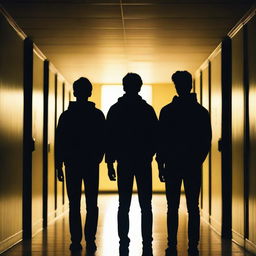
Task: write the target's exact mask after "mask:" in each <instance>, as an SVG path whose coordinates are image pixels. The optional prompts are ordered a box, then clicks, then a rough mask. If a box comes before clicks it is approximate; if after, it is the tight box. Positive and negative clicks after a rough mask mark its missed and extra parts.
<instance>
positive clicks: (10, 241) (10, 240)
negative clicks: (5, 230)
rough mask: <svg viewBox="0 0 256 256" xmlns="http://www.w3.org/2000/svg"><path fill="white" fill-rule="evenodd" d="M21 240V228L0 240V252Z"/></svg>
mask: <svg viewBox="0 0 256 256" xmlns="http://www.w3.org/2000/svg"><path fill="white" fill-rule="evenodd" d="M21 240H22V230H21V231H19V232H17V233H16V234H14V235H12V236H10V237H8V238H6V239H5V240H3V241H1V242H0V254H1V253H3V252H4V251H6V250H8V249H10V248H11V247H13V246H14V245H16V244H17V243H19V242H20V241H21Z"/></svg>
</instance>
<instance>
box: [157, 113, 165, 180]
mask: <svg viewBox="0 0 256 256" xmlns="http://www.w3.org/2000/svg"><path fill="white" fill-rule="evenodd" d="M163 112H164V111H163V109H162V110H161V111H160V116H159V121H158V129H157V143H156V145H157V154H156V161H157V165H158V171H159V175H158V177H159V180H160V181H161V182H165V160H166V159H165V153H164V143H163V141H164V134H165V129H164V128H165V127H164V126H165V125H164V113H163Z"/></svg>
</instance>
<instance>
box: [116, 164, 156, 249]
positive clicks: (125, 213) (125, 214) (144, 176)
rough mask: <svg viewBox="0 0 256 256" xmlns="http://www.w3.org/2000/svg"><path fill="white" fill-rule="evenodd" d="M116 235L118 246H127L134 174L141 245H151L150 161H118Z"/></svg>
mask: <svg viewBox="0 0 256 256" xmlns="http://www.w3.org/2000/svg"><path fill="white" fill-rule="evenodd" d="M117 174H118V193H119V208H118V235H119V238H120V247H122V246H123V247H128V246H129V242H130V239H129V237H128V232H129V210H130V204H131V197H132V188H133V180H134V176H135V178H136V182H137V188H138V196H139V204H140V208H141V231H142V239H143V247H145V248H146V247H151V245H152V240H153V238H152V222H153V216H152V207H151V200H152V169H151V162H147V163H139V164H133V165H131V164H126V163H118V167H117Z"/></svg>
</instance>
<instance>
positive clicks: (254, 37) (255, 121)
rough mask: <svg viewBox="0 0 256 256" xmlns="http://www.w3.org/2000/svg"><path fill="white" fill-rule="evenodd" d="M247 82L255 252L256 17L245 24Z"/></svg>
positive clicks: (255, 244)
mask: <svg viewBox="0 0 256 256" xmlns="http://www.w3.org/2000/svg"><path fill="white" fill-rule="evenodd" d="M247 31H248V37H247V38H248V83H249V104H248V106H249V138H250V144H249V150H250V151H249V170H248V227H249V231H248V237H247V239H246V247H247V248H248V249H250V250H252V251H254V252H256V230H255V227H256V157H255V156H256V115H255V110H256V33H255V31H256V17H255V15H254V17H253V18H252V19H251V20H250V21H249V22H248V24H247Z"/></svg>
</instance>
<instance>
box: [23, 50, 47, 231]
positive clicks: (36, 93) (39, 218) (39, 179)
mask: <svg viewBox="0 0 256 256" xmlns="http://www.w3.org/2000/svg"><path fill="white" fill-rule="evenodd" d="M43 86H44V57H43V56H41V54H40V53H39V52H38V51H37V50H36V49H35V48H34V50H33V89H32V99H31V100H32V138H33V140H34V149H33V150H32V171H31V173H32V235H34V234H36V233H37V232H38V231H40V230H41V229H42V227H43V109H44V105H43V103H44V101H43V100H44V99H43V97H44V87H43ZM25 104H29V103H28V102H26V103H25Z"/></svg>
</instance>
